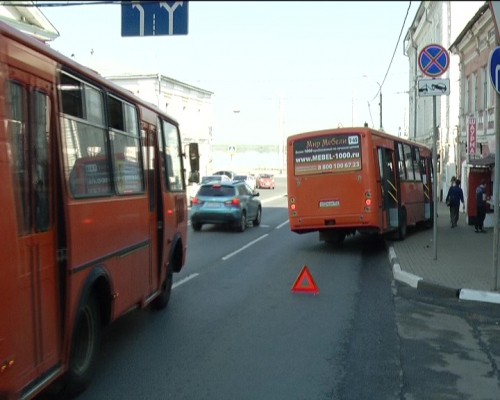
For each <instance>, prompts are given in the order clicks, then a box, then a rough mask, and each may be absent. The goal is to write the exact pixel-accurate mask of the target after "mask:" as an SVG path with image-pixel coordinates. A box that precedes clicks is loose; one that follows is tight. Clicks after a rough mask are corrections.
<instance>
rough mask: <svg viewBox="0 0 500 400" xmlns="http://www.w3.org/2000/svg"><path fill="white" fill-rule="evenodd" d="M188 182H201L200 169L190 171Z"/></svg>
mask: <svg viewBox="0 0 500 400" xmlns="http://www.w3.org/2000/svg"><path fill="white" fill-rule="evenodd" d="M188 182H189V183H200V172H199V171H191V172H190V173H189V178H188Z"/></svg>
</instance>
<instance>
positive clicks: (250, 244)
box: [222, 233, 269, 261]
mask: <svg viewBox="0 0 500 400" xmlns="http://www.w3.org/2000/svg"><path fill="white" fill-rule="evenodd" d="M266 236H269V233H266V234H265V235H262V236H261V237H259V238H257V239H255V240H252V241H251V242H250V243H247V244H246V245H244V246H243V247H240V248H239V249H238V250H236V251H233V252H232V253H229V254H228V255H227V256H224V257H222V260H223V261H226V260H227V259H229V258H231V257H232V256H234V255H236V254H238V253H239V252H240V251H243V250H245V249H246V248H248V247H250V246H252V245H253V244H255V243H257V242H258V241H259V240H262V239H264V238H265V237H266Z"/></svg>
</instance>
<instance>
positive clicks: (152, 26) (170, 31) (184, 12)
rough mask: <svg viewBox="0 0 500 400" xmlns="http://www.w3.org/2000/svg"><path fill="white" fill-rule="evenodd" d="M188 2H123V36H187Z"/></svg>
mask: <svg viewBox="0 0 500 400" xmlns="http://www.w3.org/2000/svg"><path fill="white" fill-rule="evenodd" d="M187 31H188V2H187V1H133V2H131V1H123V2H122V36H161V35H187Z"/></svg>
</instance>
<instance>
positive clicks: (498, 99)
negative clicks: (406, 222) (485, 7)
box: [488, 2, 500, 291]
mask: <svg viewBox="0 0 500 400" xmlns="http://www.w3.org/2000/svg"><path fill="white" fill-rule="evenodd" d="M495 3H496V2H495ZM490 6H491V3H490ZM495 24H496V21H495ZM488 70H489V72H490V78H491V83H492V85H493V87H494V88H495V92H496V96H495V176H494V182H493V200H494V203H493V266H492V282H491V288H492V290H493V291H496V290H498V282H497V280H498V242H499V232H498V226H499V222H498V220H499V216H500V210H499V208H500V201H499V200H500V199H499V197H500V196H499V193H500V190H499V189H500V188H499V186H500V47H496V48H495V49H493V51H492V52H491V54H490V59H489V62H488Z"/></svg>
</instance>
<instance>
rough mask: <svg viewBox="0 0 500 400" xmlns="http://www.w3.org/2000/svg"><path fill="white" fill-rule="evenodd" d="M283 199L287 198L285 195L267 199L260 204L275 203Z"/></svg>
mask: <svg viewBox="0 0 500 400" xmlns="http://www.w3.org/2000/svg"><path fill="white" fill-rule="evenodd" d="M283 197H285V196H284V195H280V196H274V197H270V198H268V199H265V200H261V201H260V202H261V203H263V204H264V203H269V202H270V201H273V200H277V199H282V198H283Z"/></svg>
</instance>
